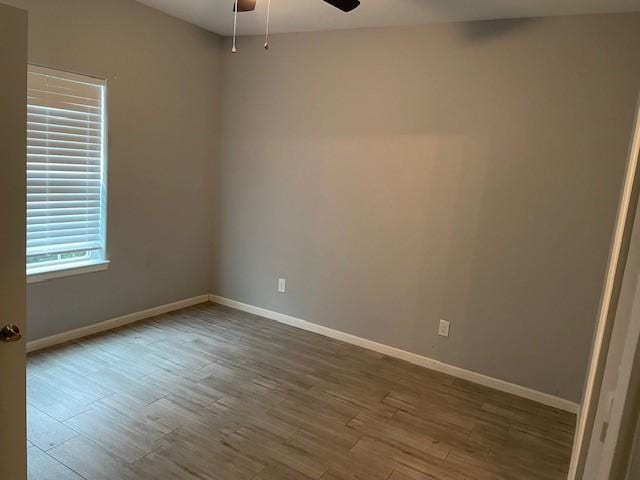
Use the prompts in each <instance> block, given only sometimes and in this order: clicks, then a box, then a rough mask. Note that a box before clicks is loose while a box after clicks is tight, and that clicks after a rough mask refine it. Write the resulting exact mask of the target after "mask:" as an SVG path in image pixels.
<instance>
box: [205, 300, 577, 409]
mask: <svg viewBox="0 0 640 480" xmlns="http://www.w3.org/2000/svg"><path fill="white" fill-rule="evenodd" d="M209 300H210V301H211V302H214V303H218V304H220V305H225V306H227V307H231V308H235V309H236V310H242V311H244V312H248V313H252V314H254V315H259V316H261V317H265V318H269V319H271V320H275V321H276V322H280V323H284V324H286V325H290V326H292V327H297V328H301V329H303V330H308V331H310V332H314V333H318V334H320V335H324V336H325V337H330V338H334V339H336V340H341V341H343V342H346V343H350V344H353V345H357V346H359V347H363V348H366V349H369V350H373V351H375V352H378V353H381V354H383V355H388V356H389V357H394V358H399V359H401V360H405V361H407V362H409V363H413V364H415V365H420V366H422V367H426V368H429V369H431V370H436V371H438V372H442V373H446V374H448V375H451V376H454V377H458V378H462V379H464V380H468V381H470V382H473V383H477V384H480V385H484V386H486V387H490V388H494V389H496V390H500V391H502V392H506V393H510V394H512V395H516V396H518V397H522V398H527V399H529V400H533V401H535V402H538V403H542V404H544V405H548V406H550V407H554V408H558V409H560V410H564V411H567V412H570V413H576V414H577V413H578V410H579V405H578V404H577V403H574V402H572V401H570V400H565V399H563V398H559V397H556V396H553V395H549V394H547V393H543V392H539V391H537V390H533V389H530V388H527V387H523V386H521V385H516V384H514V383H510V382H506V381H504V380H500V379H497V378H493V377H489V376H487V375H482V374H480V373H476V372H472V371H470V370H465V369H464V368H460V367H455V366H453V365H449V364H446V363H443V362H440V361H438V360H434V359H432V358H428V357H424V356H422V355H418V354H416V353H411V352H407V351H405V350H401V349H399V348H395V347H390V346H388V345H384V344H382V343H377V342H374V341H371V340H367V339H365V338H361V337H357V336H355V335H351V334H349V333H344V332H341V331H339V330H334V329H332V328H328V327H323V326H321V325H317V324H315V323H311V322H307V321H306V320H302V319H300V318H296V317H292V316H290V315H285V314H283V313H278V312H274V311H271V310H267V309H265V308H260V307H256V306H254V305H249V304H246V303H242V302H238V301H235V300H231V299H229V298H225V297H220V296H218V295H210V296H209Z"/></svg>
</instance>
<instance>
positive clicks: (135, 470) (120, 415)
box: [28, 303, 575, 480]
mask: <svg viewBox="0 0 640 480" xmlns="http://www.w3.org/2000/svg"><path fill="white" fill-rule="evenodd" d="M28 420H29V422H28V438H29V443H28V452H29V478H30V479H31V480H52V479H55V480H79V479H87V480H129V479H155V480H165V479H167V480H169V479H171V480H173V479H175V480H189V479H199V480H202V479H215V480H250V479H253V480H294V479H295V480H305V479H322V480H347V479H359V480H378V479H379V480H388V479H391V480H428V479H431V480H434V479H436V480H461V479H478V480H485V479H487V480H498V479H514V480H515V479H517V480H527V479H540V480H555V479H558V480H559V479H564V478H566V472H567V467H568V463H569V456H570V448H571V442H572V439H573V432H574V426H575V417H574V416H573V415H570V414H567V413H564V412H561V411H558V410H554V409H552V408H548V407H545V406H542V405H539V404H536V403H533V402H530V401H527V400H523V399H520V398H516V397H513V396H510V395H507V394H504V393H500V392H497V391H494V390H491V389H488V388H485V387H481V386H478V385H475V384H472V383H469V382H465V381H462V380H459V379H456V378H453V377H449V376H446V375H443V374H440V373H436V372H433V371H430V370H426V369H423V368H420V367H417V366H414V365H411V364H408V363H404V362H402V361H399V360H395V359H392V358H388V357H385V356H382V355H380V354H377V353H374V352H371V351H368V350H364V349H361V348H358V347H354V346H351V345H347V344H345V343H341V342H338V341H335V340H331V339H328V338H324V337H321V336H319V335H315V334H313V333H309V332H305V331H302V330H298V329H295V328H292V327H288V326H285V325H281V324H278V323H275V322H272V321H270V320H266V319H263V318H260V317H256V316H253V315H249V314H246V313H243V312H238V311H235V310H231V309H228V308H225V307H221V306H219V305H215V304H211V303H207V304H202V305H199V306H195V307H191V308H187V309H185V310H181V311H179V312H176V313H171V314H167V315H162V316H159V317H156V318H153V319H150V320H147V321H144V322H140V323H137V324H135V325H132V326H128V327H124V328H121V329H118V330H114V331H111V332H108V333H106V334H101V335H96V336H93V337H89V338H85V339H82V340H80V341H76V342H73V343H70V344H66V345H63V346H60V347H56V348H53V349H50V350H46V351H42V352H38V353H35V354H33V355H30V357H29V362H28Z"/></svg>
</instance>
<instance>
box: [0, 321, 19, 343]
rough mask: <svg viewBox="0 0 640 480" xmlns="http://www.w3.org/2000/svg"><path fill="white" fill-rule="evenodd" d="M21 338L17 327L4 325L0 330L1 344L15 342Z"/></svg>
mask: <svg viewBox="0 0 640 480" xmlns="http://www.w3.org/2000/svg"><path fill="white" fill-rule="evenodd" d="M21 338H22V334H21V333H20V329H19V328H18V326H17V325H5V326H4V327H2V330H0V340H2V341H3V342H7V343H8V342H17V341H18V340H20V339H21Z"/></svg>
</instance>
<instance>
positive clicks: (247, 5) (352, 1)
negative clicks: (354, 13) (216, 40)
mask: <svg viewBox="0 0 640 480" xmlns="http://www.w3.org/2000/svg"><path fill="white" fill-rule="evenodd" d="M324 1H325V2H326V3H328V4H329V5H333V6H334V7H336V8H339V9H340V10H342V11H343V12H350V11H351V10H355V9H356V8H357V7H358V6H359V5H360V0H324ZM237 5H238V11H239V12H252V11H253V10H255V9H256V0H237ZM235 8H236V2H235V1H234V2H233V9H234V11H235Z"/></svg>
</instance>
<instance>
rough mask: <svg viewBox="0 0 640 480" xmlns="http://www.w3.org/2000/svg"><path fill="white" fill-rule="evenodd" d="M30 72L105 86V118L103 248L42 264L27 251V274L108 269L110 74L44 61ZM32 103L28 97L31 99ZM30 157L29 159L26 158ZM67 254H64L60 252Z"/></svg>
mask: <svg viewBox="0 0 640 480" xmlns="http://www.w3.org/2000/svg"><path fill="white" fill-rule="evenodd" d="M28 72H29V73H31V72H39V73H44V74H47V75H52V76H56V75H57V76H59V77H60V78H62V79H66V80H70V81H78V82H81V83H90V84H91V85H96V86H100V87H101V93H102V97H101V107H102V118H101V136H102V144H101V160H102V161H101V162H100V172H101V180H102V182H101V185H100V187H101V196H100V198H101V202H100V243H101V248H100V249H97V250H93V251H88V250H77V251H75V252H68V253H78V252H85V253H86V256H85V257H82V258H81V259H77V260H67V261H64V260H63V259H58V260H52V261H44V262H42V263H41V264H38V263H35V264H32V265H31V266H29V264H28V263H27V256H26V253H25V267H26V276H27V283H28V284H32V283H39V282H45V281H48V280H53V279H56V278H63V277H69V276H75V275H82V274H86V273H93V272H100V271H104V270H107V269H108V268H109V265H110V263H111V262H110V260H109V257H108V250H107V230H108V229H107V223H108V218H109V217H108V211H107V210H108V185H109V179H108V164H109V161H108V159H109V152H108V148H109V135H108V118H109V116H108V108H107V105H108V102H107V100H108V82H107V79H106V78H101V77H97V76H95V75H87V74H80V73H75V72H69V71H66V70H62V69H60V68H52V67H48V66H43V65H37V64H29V65H28ZM27 106H28V101H27ZM25 161H26V159H25ZM58 255H63V254H58Z"/></svg>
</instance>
